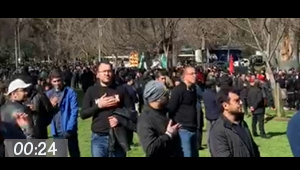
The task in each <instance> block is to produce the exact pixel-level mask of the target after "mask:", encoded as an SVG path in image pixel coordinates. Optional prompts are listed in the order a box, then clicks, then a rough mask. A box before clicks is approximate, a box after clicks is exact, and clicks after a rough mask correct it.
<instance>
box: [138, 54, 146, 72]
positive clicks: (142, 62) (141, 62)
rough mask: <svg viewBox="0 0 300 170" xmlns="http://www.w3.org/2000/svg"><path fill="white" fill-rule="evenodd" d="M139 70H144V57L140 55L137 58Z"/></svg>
mask: <svg viewBox="0 0 300 170" xmlns="http://www.w3.org/2000/svg"><path fill="white" fill-rule="evenodd" d="M139 58H140V59H139V67H138V68H139V69H144V60H145V55H144V53H142V54H141V55H140V57H139Z"/></svg>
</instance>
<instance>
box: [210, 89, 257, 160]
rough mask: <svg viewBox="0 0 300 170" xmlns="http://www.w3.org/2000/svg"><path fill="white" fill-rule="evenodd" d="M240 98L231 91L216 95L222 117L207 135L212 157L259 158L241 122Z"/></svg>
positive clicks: (255, 146) (244, 125) (225, 90)
mask: <svg viewBox="0 0 300 170" xmlns="http://www.w3.org/2000/svg"><path fill="white" fill-rule="evenodd" d="M240 102H241V101H240V97H239V96H238V94H237V93H236V92H234V91H233V90H231V89H222V90H221V91H220V92H219V93H218V103H219V104H221V109H222V112H223V113H222V115H221V116H220V117H219V118H218V120H217V121H216V122H215V123H214V124H213V126H212V127H211V130H210V135H209V149H210V153H211V156H212V157H259V156H260V155H259V150H258V147H257V145H256V143H255V142H254V140H253V138H252V136H251V133H250V131H249V129H248V125H247V123H246V122H245V121H244V120H243V113H242V107H241V104H240Z"/></svg>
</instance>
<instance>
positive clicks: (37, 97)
mask: <svg viewBox="0 0 300 170" xmlns="http://www.w3.org/2000/svg"><path fill="white" fill-rule="evenodd" d="M29 100H30V103H31V104H32V105H33V108H34V111H31V114H32V119H33V125H34V128H33V133H34V137H35V138H36V139H47V138H48V130H47V127H48V125H49V124H50V123H51V120H52V118H53V114H54V112H55V108H54V107H53V106H52V104H51V102H50V100H49V98H48V97H47V96H46V95H45V94H44V93H42V92H33V93H32V95H31V97H30V98H29Z"/></svg>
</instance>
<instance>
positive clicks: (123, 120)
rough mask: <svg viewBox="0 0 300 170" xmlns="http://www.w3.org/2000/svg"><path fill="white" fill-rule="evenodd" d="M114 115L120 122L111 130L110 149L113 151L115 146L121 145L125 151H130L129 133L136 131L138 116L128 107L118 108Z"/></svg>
mask: <svg viewBox="0 0 300 170" xmlns="http://www.w3.org/2000/svg"><path fill="white" fill-rule="evenodd" d="M112 116H114V117H116V119H117V120H118V122H119V124H118V126H117V127H115V128H111V129H110V130H109V151H110V153H113V149H114V146H115V145H116V144H118V145H120V146H121V148H122V149H123V150H124V152H128V151H130V142H131V141H130V137H129V133H130V132H132V131H136V121H137V118H136V117H135V116H134V115H133V114H131V112H130V111H129V110H128V109H126V108H122V109H120V108H117V109H116V110H115V111H113V113H112Z"/></svg>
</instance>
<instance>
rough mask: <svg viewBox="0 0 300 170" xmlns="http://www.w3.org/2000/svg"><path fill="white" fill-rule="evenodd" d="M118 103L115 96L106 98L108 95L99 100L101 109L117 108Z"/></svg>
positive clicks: (98, 103)
mask: <svg viewBox="0 0 300 170" xmlns="http://www.w3.org/2000/svg"><path fill="white" fill-rule="evenodd" d="M117 103H118V101H117V100H116V98H115V96H110V97H106V94H104V95H103V96H102V97H100V99H98V100H97V105H98V107H99V108H100V109H103V108H108V107H112V106H116V105H117Z"/></svg>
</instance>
